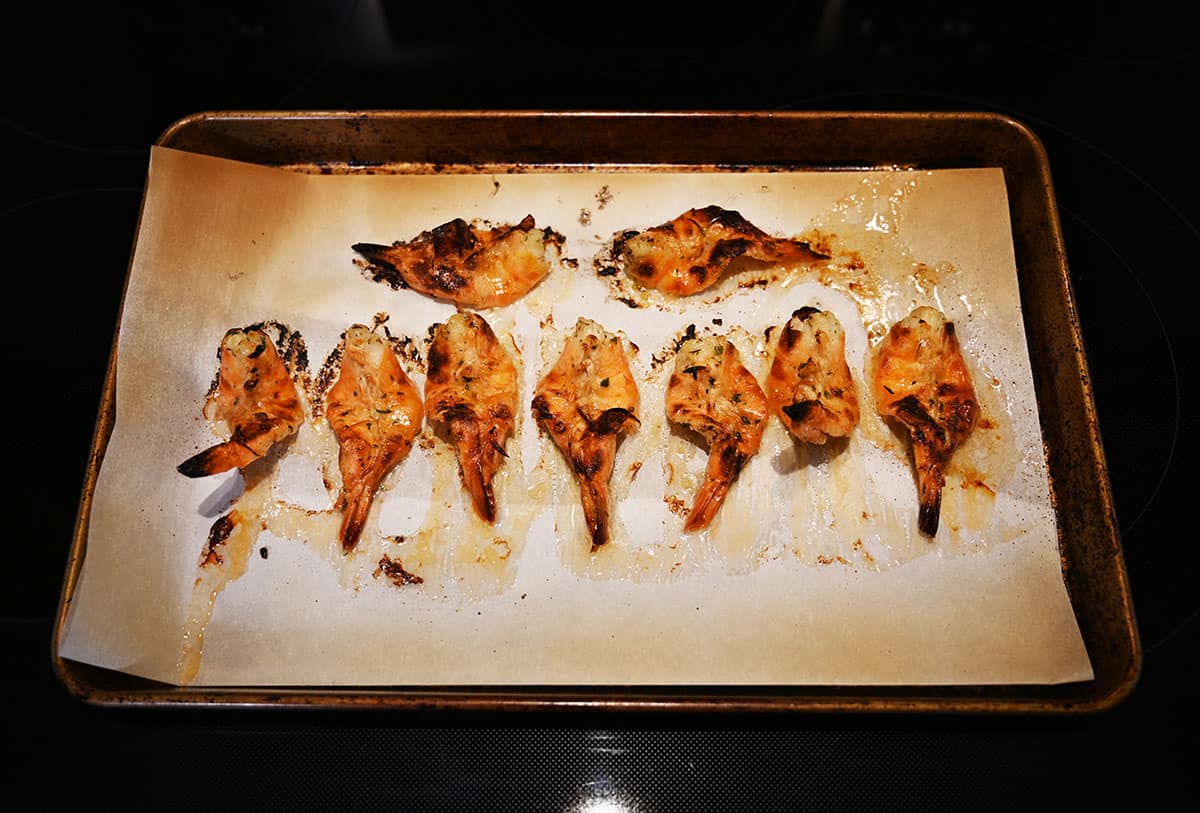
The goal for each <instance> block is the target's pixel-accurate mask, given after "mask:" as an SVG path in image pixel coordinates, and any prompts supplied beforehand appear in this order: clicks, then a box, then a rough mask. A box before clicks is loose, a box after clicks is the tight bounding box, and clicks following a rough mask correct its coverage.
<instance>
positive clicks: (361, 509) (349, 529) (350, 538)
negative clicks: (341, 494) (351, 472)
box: [339, 485, 375, 553]
mask: <svg viewBox="0 0 1200 813" xmlns="http://www.w3.org/2000/svg"><path fill="white" fill-rule="evenodd" d="M374 499H375V489H374V488H372V487H370V486H367V485H363V486H360V487H358V488H356V489H354V490H353V491H352V492H350V493H349V494H347V495H346V496H345V498H344V506H343V510H342V529H341V531H340V534H339V536H340V537H341V540H342V551H343V552H345V553H349V552H350V551H352V550H354V549H355V548H356V547H357V546H358V539H359V537H360V536H362V532H363V527H364V526H365V525H366V524H367V514H369V513H370V512H371V503H372V502H373V501H374Z"/></svg>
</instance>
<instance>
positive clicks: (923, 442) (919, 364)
mask: <svg viewBox="0 0 1200 813" xmlns="http://www.w3.org/2000/svg"><path fill="white" fill-rule="evenodd" d="M874 391H875V400H876V402H877V404H878V408H879V414H880V415H883V416H884V417H885V418H894V419H896V420H898V421H900V422H901V423H903V424H904V425H905V426H906V427H907V428H908V432H909V435H910V436H911V438H912V448H913V461H914V463H915V465H916V474H917V494H918V497H919V502H920V511H919V514H918V519H917V526H918V527H919V528H920V530H921V532H922V533H924V534H925V535H927V536H934V535H935V534H936V533H937V529H938V520H939V518H940V516H941V509H942V487H943V486H944V485H945V471H946V466H947V464H948V463H949V460H950V456H951V455H952V454H953V453H954V450H955V449H956V448H958V446H959V444H961V443H962V442H963V440H965V439H966V437H967V435H969V434H970V432H971V429H972V427H974V426H975V420H976V418H977V417H978V414H979V402H978V401H977V400H976V398H975V389H974V387H973V386H972V384H971V374H970V371H969V370H968V369H967V364H966V361H965V359H963V356H962V352H961V351H960V350H959V346H958V337H957V335H956V333H955V330H954V323H953V322H950V321H949V320H947V319H946V317H945V316H944V315H943V314H942V313H941V311H938V310H936V309H935V308H929V307H920V308H917V309H916V310H914V311H913V312H912V313H911V314H910V315H909V316H908V317H906V318H904V319H902V320H900V321H899V322H897V323H896V324H895V325H894V326H893V327H892V329H891V331H890V332H889V333H888V335H887V337H886V338H885V339H884V340H883V345H882V346H881V347H880V355H879V362H878V366H877V367H876V369H875V374H874Z"/></svg>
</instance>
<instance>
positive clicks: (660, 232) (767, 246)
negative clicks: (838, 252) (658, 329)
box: [613, 206, 829, 296]
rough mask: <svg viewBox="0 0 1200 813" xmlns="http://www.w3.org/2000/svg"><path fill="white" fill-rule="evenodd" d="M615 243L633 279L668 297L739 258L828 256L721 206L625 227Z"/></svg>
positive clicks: (705, 282) (697, 285)
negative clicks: (639, 226) (632, 228)
mask: <svg viewBox="0 0 1200 813" xmlns="http://www.w3.org/2000/svg"><path fill="white" fill-rule="evenodd" d="M613 247H614V254H615V255H616V256H617V257H618V258H620V260H621V261H622V262H623V264H624V267H625V272H626V273H627V274H629V276H630V277H632V278H633V279H634V281H636V282H638V283H639V284H641V285H643V286H645V287H647V288H657V289H658V290H660V291H662V292H663V293H666V294H670V295H671V296H687V295H689V294H694V293H697V292H699V291H703V290H704V289H706V288H709V287H711V286H713V285H715V284H716V283H717V281H718V280H719V279H720V278H721V276H722V275H723V274H724V273H725V272H726V271H727V270H728V269H729V266H730V264H731V263H732V262H733V261H734V260H737V259H738V258H740V257H747V258H750V259H753V260H758V261H759V262H762V263H769V264H777V263H785V262H810V261H813V260H822V259H829V258H828V256H827V255H824V254H820V253H818V252H816V251H814V250H813V249H812V247H811V246H809V244H808V243H806V242H803V241H801V240H793V239H788V238H783V237H772V236H771V235H769V234H767V233H766V232H764V231H763V230H762V229H760V228H758V227H757V226H755V225H754V224H753V223H751V222H750V221H748V220H746V218H744V217H742V215H741V214H740V213H739V212H735V211H733V210H730V209H722V208H721V207H720V206H706V207H705V208H703V209H689V210H688V211H686V212H684V213H683V214H681V215H679V216H678V217H676V218H675V219H674V220H671V221H668V222H667V223H663V224H662V225H660V226H654V227H653V228H650V229H646V230H644V231H640V232H639V231H630V232H626V233H625V234H623V235H621V236H620V237H619V238H617V239H616V240H615V241H614V245H613Z"/></svg>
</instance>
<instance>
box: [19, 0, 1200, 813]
mask: <svg viewBox="0 0 1200 813" xmlns="http://www.w3.org/2000/svg"><path fill="white" fill-rule="evenodd" d="M660 5H665V4H660ZM932 5H933V6H936V8H934V9H925V10H922V11H914V10H912V9H902V8H900V7H899V6H897V5H896V4H886V3H874V2H850V1H848V0H847V1H845V2H837V1H836V0H831V2H826V3H809V4H793V7H792V8H790V9H789V10H787V11H784V12H780V11H775V10H773V9H770V8H768V7H767V6H766V5H764V4H757V5H756V4H742V5H741V6H739V7H737V8H731V7H724V8H721V9H719V10H716V9H712V8H711V7H706V8H707V10H706V11H704V12H700V13H696V14H691V15H689V16H686V17H684V16H683V15H681V14H680V12H679V7H678V6H674V7H672V8H671V9H670V10H667V9H663V8H659V7H658V6H642V7H638V6H634V5H632V4H628V5H627V4H618V8H615V9H614V8H612V7H607V8H606V9H604V10H599V9H597V10H591V9H589V8H580V9H579V10H578V13H579V14H580V15H581V16H580V17H579V18H577V19H576V18H573V17H571V16H569V15H568V16H566V17H564V16H563V14H564V12H562V11H561V10H559V9H558V8H557V7H555V6H551V5H549V4H547V5H546V6H543V7H539V6H537V5H534V6H530V5H529V4H521V6H520V8H519V9H513V10H512V11H505V10H503V9H501V8H500V7H498V6H496V5H495V4H493V5H492V6H491V7H489V8H488V9H487V10H486V11H485V12H473V11H471V10H469V9H464V8H460V7H434V8H427V9H424V10H420V11H416V10H414V9H412V8H411V7H409V6H408V4H403V3H395V2H382V0H380V1H379V2H367V0H361V1H360V2H355V3H337V2H332V0H330V1H329V2H315V1H313V2H302V3H282V2H279V3H275V2H258V3H216V4H208V5H206V6H205V7H204V8H203V9H200V8H198V7H197V8H191V7H182V6H178V7H177V6H175V5H172V4H168V3H161V2H160V3H154V2H142V3H134V4H130V5H128V6H121V7H119V8H112V7H108V5H107V4H104V5H99V6H93V5H90V4H81V3H68V2H49V3H44V4H41V5H39V7H38V9H37V10H36V11H35V10H23V11H20V12H15V11H12V10H9V11H7V12H6V16H7V17H8V19H7V20H6V24H5V33H4V48H3V49H2V50H3V52H4V53H3V57H0V58H2V59H3V60H4V65H3V67H4V76H5V94H4V105H3V108H2V109H0V133H2V134H3V139H4V140H3V144H4V147H5V149H4V150H3V153H2V155H0V160H2V161H3V162H4V167H5V177H6V179H7V180H6V182H5V183H4V185H3V191H2V193H0V194H2V197H0V228H3V243H2V245H3V246H4V247H5V248H6V250H7V252H8V256H9V260H8V263H7V274H6V279H7V280H8V282H9V285H10V288H9V291H10V293H9V297H10V302H11V306H10V307H11V308H12V311H13V312H15V314H16V321H15V323H14V324H13V329H12V330H11V331H10V339H9V341H10V349H11V350H12V351H13V353H12V356H11V358H13V359H15V361H16V364H17V369H16V373H17V374H16V376H14V377H12V379H11V380H12V382H13V383H14V384H19V385H20V386H21V387H23V388H24V389H21V390H17V389H15V388H11V389H10V397H9V403H10V406H9V410H8V414H9V422H10V425H12V426H13V427H14V428H15V430H16V431H15V432H14V435H15V438H16V441H15V443H10V444H9V448H10V449H13V450H14V451H16V452H17V454H15V455H13V456H11V457H10V460H11V461H12V463H13V464H14V465H15V468H16V471H17V473H18V474H19V475H21V476H19V477H18V478H16V481H17V483H18V485H17V486H16V494H17V498H16V499H15V500H13V501H11V502H10V515H11V516H15V517H17V518H19V520H20V522H19V524H18V527H17V530H16V532H15V533H12V534H10V535H9V538H8V541H7V545H8V550H9V555H10V564H9V567H8V572H9V574H10V578H9V583H10V584H9V586H8V588H7V589H5V590H4V591H3V599H2V601H3V602H4V612H3V615H2V616H0V617H2V624H0V629H2V630H3V633H4V638H5V642H6V646H5V648H6V651H8V652H9V653H13V652H15V653H16V656H15V657H10V658H8V663H9V666H8V667H7V668H6V669H4V670H3V675H4V677H3V679H2V680H3V683H2V685H3V686H4V688H5V689H6V695H7V696H6V697H5V698H4V699H5V700H6V701H7V703H8V705H9V706H10V707H11V708H12V709H13V710H14V716H13V719H14V720H15V721H16V724H15V726H9V727H8V730H9V731H10V732H11V733H12V734H13V735H15V736H14V737H13V742H14V745H15V748H16V751H17V754H18V758H17V761H16V764H15V766H14V770H13V771H12V772H11V776H12V779H11V780H10V782H9V787H10V788H12V787H13V786H14V785H15V787H16V790H17V792H16V794H15V795H16V796H17V797H18V798H26V797H28V798H33V799H41V800H51V799H54V798H61V797H70V798H75V797H76V794H80V796H81V798H89V800H90V801H92V802H93V803H97V804H106V805H113V806H115V805H121V806H131V807H150V808H157V807H168V806H177V804H176V803H177V802H179V801H180V800H183V802H182V804H183V806H192V805H195V806H197V807H199V806H211V805H222V806H227V807H229V806H232V807H250V806H262V805H271V806H280V807H282V806H289V807H295V806H297V805H299V806H303V807H333V806H338V807H345V806H355V807H357V806H360V805H361V806H368V805H369V806H379V805H386V806H388V807H404V808H408V807H413V808H417V809H427V808H436V809H448V808H451V809H462V808H468V809H475V808H488V809H494V808H502V809H507V808H519V809H538V810H542V809H549V810H561V809H567V810H632V811H643V810H659V809H689V810H691V809H713V808H726V807H735V808H743V807H753V808H767V809H779V808H784V809H795V808H799V807H820V808H822V809H862V808H868V807H870V808H885V809H897V808H899V809H909V808H914V809H921V810H929V809H945V808H961V807H972V808H985V809H987V808H994V809H1004V810H1011V809H1014V808H1015V809H1028V808H1036V807H1041V806H1042V804H1041V802H1042V801H1043V800H1048V799H1050V798H1051V797H1054V796H1057V795H1058V794H1060V793H1065V794H1068V796H1067V798H1070V799H1073V800H1075V801H1082V800H1084V799H1091V800H1096V801H1104V800H1106V799H1107V798H1109V796H1108V794H1109V793H1111V792H1115V791H1116V790H1117V789H1118V788H1117V786H1124V787H1126V788H1130V789H1133V790H1135V791H1137V790H1148V789H1150V788H1155V789H1160V790H1162V789H1165V788H1166V786H1168V785H1173V784H1176V783H1179V784H1181V785H1182V783H1183V777H1184V776H1186V773H1184V771H1185V769H1186V768H1188V767H1190V765H1191V764H1192V762H1193V758H1194V757H1195V756H1196V749H1195V748H1194V747H1191V746H1189V745H1187V744H1184V745H1176V744H1175V742H1174V738H1173V737H1170V736H1168V735H1167V734H1165V733H1164V732H1172V731H1181V732H1190V730H1191V729H1190V726H1191V725H1192V724H1195V723H1196V721H1197V714H1196V712H1197V708H1198V705H1200V704H1198V703H1197V700H1196V696H1195V694H1194V691H1193V686H1192V677H1193V675H1194V674H1195V672H1194V671H1193V670H1192V669H1191V668H1190V666H1191V661H1192V658H1191V653H1192V652H1193V651H1195V648H1196V646H1197V643H1200V624H1198V623H1197V622H1196V621H1195V617H1196V614H1197V609H1198V607H1200V591H1198V590H1197V589H1196V587H1195V585H1196V579H1197V578H1198V577H1200V573H1198V572H1197V571H1196V568H1195V567H1194V566H1193V564H1192V562H1193V560H1194V557H1193V556H1192V555H1191V553H1192V552H1191V550H1190V548H1191V544H1190V540H1192V539H1194V538H1195V536H1196V533H1195V531H1194V530H1193V528H1192V526H1191V525H1190V517H1189V516H1188V515H1187V512H1184V511H1182V510H1181V509H1182V508H1185V507H1187V506H1188V504H1189V503H1188V502H1185V495H1184V493H1183V491H1184V487H1185V483H1186V479H1185V478H1186V474H1185V471H1186V465H1187V463H1188V458H1187V457H1186V456H1185V455H1186V452H1184V451H1183V449H1182V448H1181V447H1182V445H1183V444H1181V443H1180V441H1181V439H1184V438H1186V437H1188V436H1189V431H1188V427H1189V426H1192V425H1194V423H1195V418H1194V415H1193V413H1192V411H1191V409H1190V404H1191V403H1193V398H1192V397H1190V396H1192V395H1194V384H1193V383H1192V380H1191V378H1190V373H1189V370H1190V363H1189V362H1188V361H1187V359H1188V358H1190V355H1189V350H1190V337H1189V336H1187V335H1186V333H1185V328H1186V326H1187V325H1188V324H1189V323H1190V321H1191V319H1190V318H1189V317H1190V316H1191V313H1190V311H1191V309H1192V308H1193V301H1192V299H1191V297H1190V296H1189V294H1190V288H1189V286H1188V285H1187V283H1188V281H1189V279H1190V277H1192V276H1194V274H1195V269H1194V266H1195V263H1196V259H1195V258H1196V257H1197V256H1200V231H1198V230H1197V227H1198V225H1200V212H1198V205H1197V198H1196V195H1195V192H1194V186H1195V185H1196V182H1197V180H1198V179H1200V173H1198V172H1197V171H1196V169H1195V168H1194V163H1193V162H1194V159H1193V156H1192V154H1191V152H1190V150H1191V149H1192V148H1194V138H1193V136H1192V134H1191V129H1190V127H1189V125H1188V123H1187V122H1188V120H1189V119H1190V112H1191V111H1190V99H1191V97H1192V96H1194V88H1195V85H1196V80H1197V79H1200V71H1198V66H1200V61H1198V59H1197V56H1198V54H1197V50H1196V46H1195V44H1194V41H1193V38H1192V36H1191V34H1190V31H1189V29H1188V27H1187V26H1186V25H1185V24H1184V23H1183V21H1181V20H1180V19H1177V18H1176V17H1175V16H1174V12H1173V11H1171V10H1170V8H1169V6H1166V5H1164V6H1163V7H1161V8H1159V7H1158V5H1157V4H1154V3H1148V4H1147V3H1142V4H1138V6H1137V7H1136V9H1135V8H1132V7H1122V8H1121V9H1120V10H1119V11H1096V10H1092V9H1090V8H1088V7H1087V5H1086V4H1069V6H1070V7H1069V8H1057V7H1055V8H1047V7H1045V6H1044V5H1038V4H1029V5H1028V7H1027V8H1024V7H1023V6H1025V5H1026V4H1023V3H1022V4H1017V7H1014V8H1011V10H1010V11H1007V12H1005V13H1000V12H996V11H994V12H990V13H984V12H981V11H980V10H978V9H976V8H974V5H975V4H956V3H948V4H947V3H941V4H932ZM388 108H390V109H423V108H439V109H487V108H496V109H535V110H537V109H546V110H582V109H598V110H621V109H639V110H655V109H661V110H689V109H700V110H727V109H745V110H830V109H842V110H953V111H958V110H977V111H992V112H999V113H1003V114H1006V115H1009V116H1012V117H1014V118H1016V119H1018V120H1020V121H1022V122H1024V123H1025V124H1027V125H1028V126H1029V127H1030V128H1031V129H1032V130H1033V131H1034V132H1035V134H1036V135H1037V136H1038V137H1039V138H1040V139H1041V140H1042V142H1043V143H1044V145H1045V147H1046V149H1047V152H1048V155H1049V160H1050V165H1051V170H1052V173H1053V177H1054V184H1055V192H1056V195H1057V199H1058V204H1059V208H1060V213H1061V215H1062V220H1063V230H1064V234H1065V239H1066V246H1067V252H1068V261H1069V264H1070V268H1071V274H1072V282H1073V284H1074V290H1075V295H1076V299H1077V304H1078V309H1079V314H1080V319H1081V323H1082V328H1083V332H1084V341H1085V346H1086V349H1087V351H1088V357H1089V364H1090V367H1091V373H1092V383H1093V386H1094V388H1095V393H1096V401H1097V408H1098V412H1099V417H1100V423H1101V432H1102V436H1103V441H1104V446H1105V452H1106V455H1107V462H1108V466H1109V470H1110V474H1111V480H1112V487H1113V493H1114V496H1115V500H1116V508H1117V517H1118V520H1119V524H1120V529H1121V534H1122V543H1123V547H1124V552H1125V557H1126V564H1127V567H1128V570H1129V574H1130V581H1131V585H1132V590H1133V599H1134V605H1135V610H1136V613H1137V621H1138V626H1139V630H1140V634H1141V636H1142V642H1143V646H1144V665H1143V674H1142V677H1141V680H1140V682H1139V684H1138V686H1137V688H1136V689H1135V691H1134V692H1133V694H1132V695H1131V696H1130V697H1129V698H1128V699H1127V700H1126V701H1125V702H1123V703H1122V704H1121V705H1119V706H1118V707H1117V708H1115V709H1113V710H1111V711H1108V712H1106V713H1103V714H1099V715H1090V716H1084V717H1066V718H1058V717H1050V718H1047V717H1012V716H1005V717H988V716H949V715H945V716H932V717H931V716H919V717H917V716H904V715H888V716H881V715H861V716H860V715H850V716H844V715H802V716H782V715H781V716H755V717H731V716H694V715H692V716H677V715H671V714H650V715H612V714H604V715H596V714H584V713H580V714H539V715H521V716H515V715H505V714H473V713H454V714H446V713H432V712H429V713H403V714H397V713H388V714H375V713H371V714H359V713H355V714H341V713H312V712H304V711H300V710H288V711H286V712H282V713H261V712H255V711H250V710H242V711H238V710H228V709H227V710H221V711H213V710H200V711H168V712H161V711H149V710H113V709H99V708H92V707H89V706H86V705H84V704H81V703H80V702H78V701H76V700H74V699H73V698H71V697H69V696H68V695H67V693H66V692H65V691H64V690H63V688H62V687H61V686H60V685H59V684H58V683H57V681H56V680H55V678H54V676H53V674H52V672H51V665H50V639H51V634H52V627H53V618H54V614H55V612H56V606H57V601H58V594H59V590H60V587H61V585H62V578H63V573H64V569H65V567H66V554H67V550H68V547H69V545H70V540H71V535H72V530H73V526H74V519H75V511H76V507H77V502H78V498H79V491H80V486H81V484H82V482H83V477H84V467H85V465H86V463H87V459H88V454H89V452H90V443H91V432H92V428H93V422H94V419H95V415H96V409H97V406H98V404H99V398H100V391H101V386H102V383H103V376H104V370H105V364H106V362H107V356H108V351H109V347H110V344H111V340H112V337H113V330H114V325H115V322H116V318H117V313H118V303H119V297H120V293H121V286H122V283H123V281H124V275H125V272H126V266H127V262H128V259H129V254H130V249H131V246H132V239H133V236H134V230H135V227H136V222H137V216H138V207H139V203H140V195H141V190H142V184H143V182H144V180H145V172H146V168H147V164H148V157H149V146H150V144H151V143H152V142H153V141H154V140H155V139H156V138H157V137H158V136H159V134H160V133H161V132H162V131H163V130H164V129H165V128H166V127H167V126H169V125H170V124H171V123H172V122H174V121H176V120H177V119H178V118H180V117H182V116H184V115H187V114H190V113H193V112H197V111H201V110H218V109H219V110H235V109H260V110H277V109H279V110H286V109H388ZM27 292H30V293H27ZM44 355H49V356H51V357H52V358H54V359H56V360H57V362H58V363H59V364H60V365H61V369H62V370H63V372H64V375H63V380H61V381H45V380H41V378H40V377H39V376H35V375H33V374H32V373H31V370H32V369H34V368H32V367H31V366H30V365H29V360H32V359H33V358H34V357H35V356H44ZM10 363H11V362H10ZM38 369H41V368H40V364H39V368H38ZM10 387H11V385H10ZM47 404H52V406H51V407H49V409H50V412H51V414H50V416H49V418H48V419H47V417H46V410H47V406H46V405H47ZM1189 739H1190V736H1189V735H1188V734H1187V733H1185V736H1184V742H1185V743H1186V742H1187V741H1188V740H1189ZM11 764H12V763H11V762H10V765H11ZM43 764H44V765H51V766H54V767H55V768H61V767H66V766H69V772H68V773H66V774H65V775H61V774H60V775H61V776H62V778H63V779H64V780H65V781H58V782H51V784H49V785H47V784H46V783H45V781H44V780H43V779H39V778H35V772H34V771H33V767H34V766H40V765H43ZM10 795H11V791H10Z"/></svg>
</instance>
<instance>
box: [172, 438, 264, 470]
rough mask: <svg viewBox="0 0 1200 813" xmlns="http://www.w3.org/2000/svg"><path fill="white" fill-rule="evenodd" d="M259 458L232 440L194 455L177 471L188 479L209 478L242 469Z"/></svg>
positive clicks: (181, 464) (179, 466)
mask: <svg viewBox="0 0 1200 813" xmlns="http://www.w3.org/2000/svg"><path fill="white" fill-rule="evenodd" d="M258 458H259V455H258V454H257V453H255V452H254V451H253V450H251V449H250V448H249V447H248V446H245V445H244V444H241V443H238V442H237V441H234V440H230V441H226V442H225V443H218V444H217V445H216V446H210V447H209V448H207V449H205V450H204V451H202V452H200V453H199V454H195V455H192V456H191V457H189V458H188V459H187V460H185V461H183V462H182V463H180V464H179V465H178V466H177V467H176V469H177V470H178V471H179V473H180V474H183V475H185V476H187V477H208V476H209V475H212V474H220V473H221V472H225V471H230V470H232V469H240V468H242V467H243V466H246V465H248V464H250V463H253V462H254V461H255V460H257V459H258Z"/></svg>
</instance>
